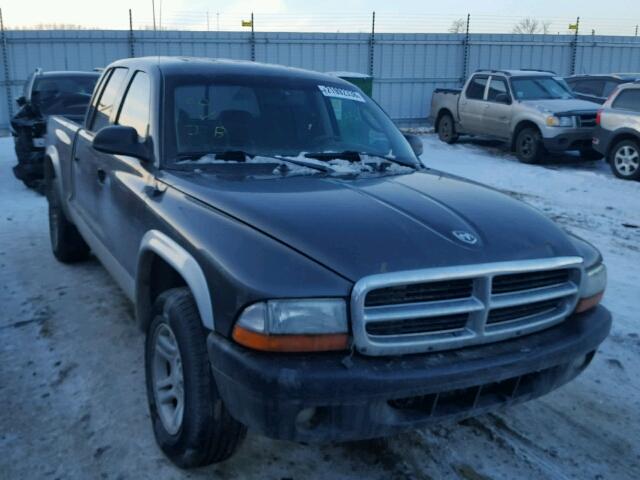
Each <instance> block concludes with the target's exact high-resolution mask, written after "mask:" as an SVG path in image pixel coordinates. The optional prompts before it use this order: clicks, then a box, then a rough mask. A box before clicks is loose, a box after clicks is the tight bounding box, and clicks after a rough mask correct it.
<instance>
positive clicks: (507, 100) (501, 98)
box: [496, 93, 511, 105]
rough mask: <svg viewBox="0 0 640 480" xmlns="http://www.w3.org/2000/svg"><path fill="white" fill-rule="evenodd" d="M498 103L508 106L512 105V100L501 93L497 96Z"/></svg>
mask: <svg viewBox="0 0 640 480" xmlns="http://www.w3.org/2000/svg"><path fill="white" fill-rule="evenodd" d="M496 102H497V103H506V104H507V105H509V104H511V98H510V97H509V94H507V93H499V94H497V95H496Z"/></svg>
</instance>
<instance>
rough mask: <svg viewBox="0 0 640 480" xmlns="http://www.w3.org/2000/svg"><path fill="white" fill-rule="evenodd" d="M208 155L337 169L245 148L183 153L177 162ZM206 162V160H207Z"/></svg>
mask: <svg viewBox="0 0 640 480" xmlns="http://www.w3.org/2000/svg"><path fill="white" fill-rule="evenodd" d="M207 155H213V156H214V158H215V159H216V160H227V161H231V162H246V161H247V158H255V157H265V158H273V159H275V160H279V161H281V162H288V163H292V164H294V165H298V166H299V167H308V168H312V169H314V170H318V171H321V172H325V173H333V172H334V171H335V170H334V169H333V168H331V167H329V166H327V165H318V164H317V163H314V162H305V161H304V160H300V159H297V158H290V157H286V156H281V155H268V154H263V153H249V152H245V151H244V150H222V151H219V152H204V153H203V152H198V153H186V154H182V155H178V156H177V157H176V160H175V162H176V163H180V162H185V161H189V160H199V159H200V158H202V157H205V156H207ZM205 164H206V162H205Z"/></svg>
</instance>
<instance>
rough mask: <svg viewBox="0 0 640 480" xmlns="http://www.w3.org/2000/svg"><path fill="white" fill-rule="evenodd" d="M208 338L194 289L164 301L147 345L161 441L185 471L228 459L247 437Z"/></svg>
mask: <svg viewBox="0 0 640 480" xmlns="http://www.w3.org/2000/svg"><path fill="white" fill-rule="evenodd" d="M206 337H207V332H206V330H205V329H204V327H203V326H202V322H201V320H200V315H199V314H198V309H197V307H196V304H195V301H194V299H193V296H192V295H191V292H190V291H189V289H188V288H175V289H171V290H167V291H166V292H164V293H162V294H161V295H160V296H159V297H158V299H157V300H156V302H155V304H154V318H153V320H152V321H151V323H150V325H149V328H148V330H147V338H146V342H145V372H146V383H147V398H148V401H149V411H150V414H151V422H152V424H153V432H154V435H155V437H156V441H157V442H158V445H159V446H160V448H161V449H162V451H163V452H164V454H165V455H166V456H167V457H169V459H170V460H171V461H172V462H173V463H175V464H176V465H178V466H179V467H182V468H194V467H201V466H205V465H209V464H211V463H217V462H222V461H223V460H226V459H227V458H229V457H231V455H233V453H234V452H235V451H236V450H237V449H238V447H239V446H240V444H241V443H242V441H243V440H244V437H245V434H246V427H245V426H244V425H242V424H241V423H239V422H237V421H236V420H235V419H233V418H232V417H231V415H230V414H229V412H228V411H227V409H226V407H225V406H224V404H223V403H222V398H221V397H220V394H219V393H218V389H217V387H216V384H215V380H214V378H213V374H212V373H211V367H210V365H209V357H208V355H207V348H206V341H205V340H206Z"/></svg>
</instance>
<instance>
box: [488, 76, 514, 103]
mask: <svg viewBox="0 0 640 480" xmlns="http://www.w3.org/2000/svg"><path fill="white" fill-rule="evenodd" d="M508 92H509V90H508V89H507V82H506V81H505V80H504V79H503V78H499V77H491V83H490V84H489V92H488V93H487V100H489V101H490V102H495V101H496V97H497V96H498V95H500V94H501V93H502V94H506V95H507V96H508V95H509V93H508Z"/></svg>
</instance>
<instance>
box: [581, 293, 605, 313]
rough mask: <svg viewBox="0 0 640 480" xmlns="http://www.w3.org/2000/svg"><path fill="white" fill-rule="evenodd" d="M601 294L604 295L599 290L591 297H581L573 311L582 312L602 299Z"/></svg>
mask: <svg viewBox="0 0 640 480" xmlns="http://www.w3.org/2000/svg"><path fill="white" fill-rule="evenodd" d="M603 295H604V292H600V293H598V294H596V295H594V296H593V297H588V298H581V299H580V301H579V302H578V306H577V307H576V310H575V312H576V313H582V312H586V311H587V310H589V309H591V308H593V307H595V306H596V305H598V304H599V303H600V300H602V296H603Z"/></svg>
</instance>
